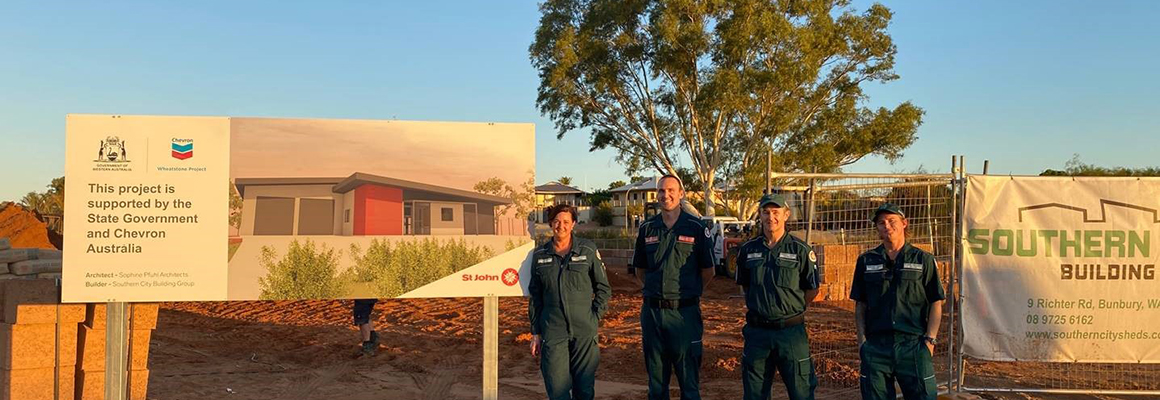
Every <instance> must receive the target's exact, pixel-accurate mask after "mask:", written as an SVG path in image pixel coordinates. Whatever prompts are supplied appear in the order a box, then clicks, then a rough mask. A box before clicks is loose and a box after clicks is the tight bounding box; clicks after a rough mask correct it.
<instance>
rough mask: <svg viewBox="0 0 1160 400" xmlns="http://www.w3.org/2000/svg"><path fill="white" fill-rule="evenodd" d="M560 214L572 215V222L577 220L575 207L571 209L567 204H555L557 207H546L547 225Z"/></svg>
mask: <svg viewBox="0 0 1160 400" xmlns="http://www.w3.org/2000/svg"><path fill="white" fill-rule="evenodd" d="M562 212H566V213H568V214H572V222H576V221H577V219H579V218H578V217H577V215H576V207H573V206H571V205H568V204H557V205H554V206H551V207H548V223H552V221H555V220H556V215H558V214H560V213H562Z"/></svg>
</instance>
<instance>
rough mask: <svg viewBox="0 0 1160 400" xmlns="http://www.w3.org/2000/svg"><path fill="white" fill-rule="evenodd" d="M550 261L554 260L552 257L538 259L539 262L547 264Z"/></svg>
mask: <svg viewBox="0 0 1160 400" xmlns="http://www.w3.org/2000/svg"><path fill="white" fill-rule="evenodd" d="M550 262H552V259H551V258H541V259H538V260H536V263H537V264H547V263H550Z"/></svg>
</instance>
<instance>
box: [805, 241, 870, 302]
mask: <svg viewBox="0 0 1160 400" xmlns="http://www.w3.org/2000/svg"><path fill="white" fill-rule="evenodd" d="M864 250H865V248H864V247H863V246H860V245H853V244H847V245H841V244H824V245H823V244H819V245H814V254H816V255H817V257H818V271H819V272H820V273H821V274H822V275H823V280H822V284H821V286H820V287H819V289H818V297H817V299H816V300H815V301H842V300H846V299H849V298H850V282H851V281H852V280H853V278H854V264H855V263H857V262H858V256H859V255H861V254H862V252H863V251H864Z"/></svg>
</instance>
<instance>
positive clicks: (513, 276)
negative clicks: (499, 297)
mask: <svg viewBox="0 0 1160 400" xmlns="http://www.w3.org/2000/svg"><path fill="white" fill-rule="evenodd" d="M499 278H500V280H503V284H505V285H508V286H515V285H516V284H518V283H520V273H519V271H516V270H515V269H512V268H508V269H506V270H504V271H503V274H501V275H500V276H499Z"/></svg>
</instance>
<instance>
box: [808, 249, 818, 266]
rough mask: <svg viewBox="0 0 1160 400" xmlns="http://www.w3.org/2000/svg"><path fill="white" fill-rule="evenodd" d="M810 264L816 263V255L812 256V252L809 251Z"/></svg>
mask: <svg viewBox="0 0 1160 400" xmlns="http://www.w3.org/2000/svg"><path fill="white" fill-rule="evenodd" d="M810 262H812V263H816V262H818V255H817V254H814V251H813V250H810Z"/></svg>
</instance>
